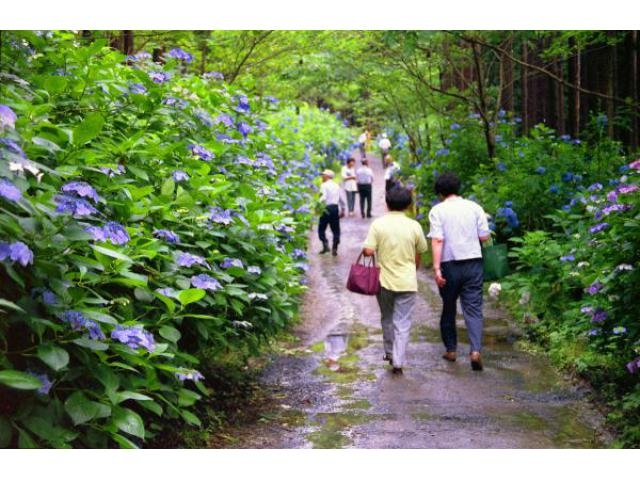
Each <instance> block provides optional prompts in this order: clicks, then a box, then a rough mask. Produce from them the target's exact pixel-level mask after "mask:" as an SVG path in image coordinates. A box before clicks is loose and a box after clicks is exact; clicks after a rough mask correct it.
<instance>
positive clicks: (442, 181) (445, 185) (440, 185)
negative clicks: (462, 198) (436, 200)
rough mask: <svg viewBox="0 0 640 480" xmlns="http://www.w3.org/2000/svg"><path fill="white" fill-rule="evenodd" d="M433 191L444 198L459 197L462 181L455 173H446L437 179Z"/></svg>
mask: <svg viewBox="0 0 640 480" xmlns="http://www.w3.org/2000/svg"><path fill="white" fill-rule="evenodd" d="M433 189H434V191H435V192H436V195H442V196H443V197H448V196H449V195H457V194H458V192H460V179H459V178H458V176H457V175H456V174H455V173H453V172H444V173H442V174H441V175H439V176H438V178H437V179H436V181H435V183H434V185H433Z"/></svg>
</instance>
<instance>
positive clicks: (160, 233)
mask: <svg viewBox="0 0 640 480" xmlns="http://www.w3.org/2000/svg"><path fill="white" fill-rule="evenodd" d="M153 236H154V237H156V238H163V239H165V240H166V241H167V242H169V243H180V237H179V236H178V235H177V234H176V233H174V232H172V231H171V230H158V229H156V230H154V231H153Z"/></svg>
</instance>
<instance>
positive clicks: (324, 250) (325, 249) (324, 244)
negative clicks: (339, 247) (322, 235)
mask: <svg viewBox="0 0 640 480" xmlns="http://www.w3.org/2000/svg"><path fill="white" fill-rule="evenodd" d="M328 251H329V242H322V250H320V254H323V253H327V252H328Z"/></svg>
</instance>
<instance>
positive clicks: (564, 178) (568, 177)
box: [561, 172, 574, 182]
mask: <svg viewBox="0 0 640 480" xmlns="http://www.w3.org/2000/svg"><path fill="white" fill-rule="evenodd" d="M561 178H562V181H563V182H570V181H571V180H573V179H574V176H573V173H571V172H565V173H563V174H562V177H561Z"/></svg>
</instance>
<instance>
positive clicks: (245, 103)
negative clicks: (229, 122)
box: [236, 95, 251, 113]
mask: <svg viewBox="0 0 640 480" xmlns="http://www.w3.org/2000/svg"><path fill="white" fill-rule="evenodd" d="M236 98H237V100H238V104H237V105H236V111H238V112H243V113H247V112H248V111H249V110H251V106H250V105H249V99H248V98H247V96H246V95H238V96H237V97H236Z"/></svg>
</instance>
